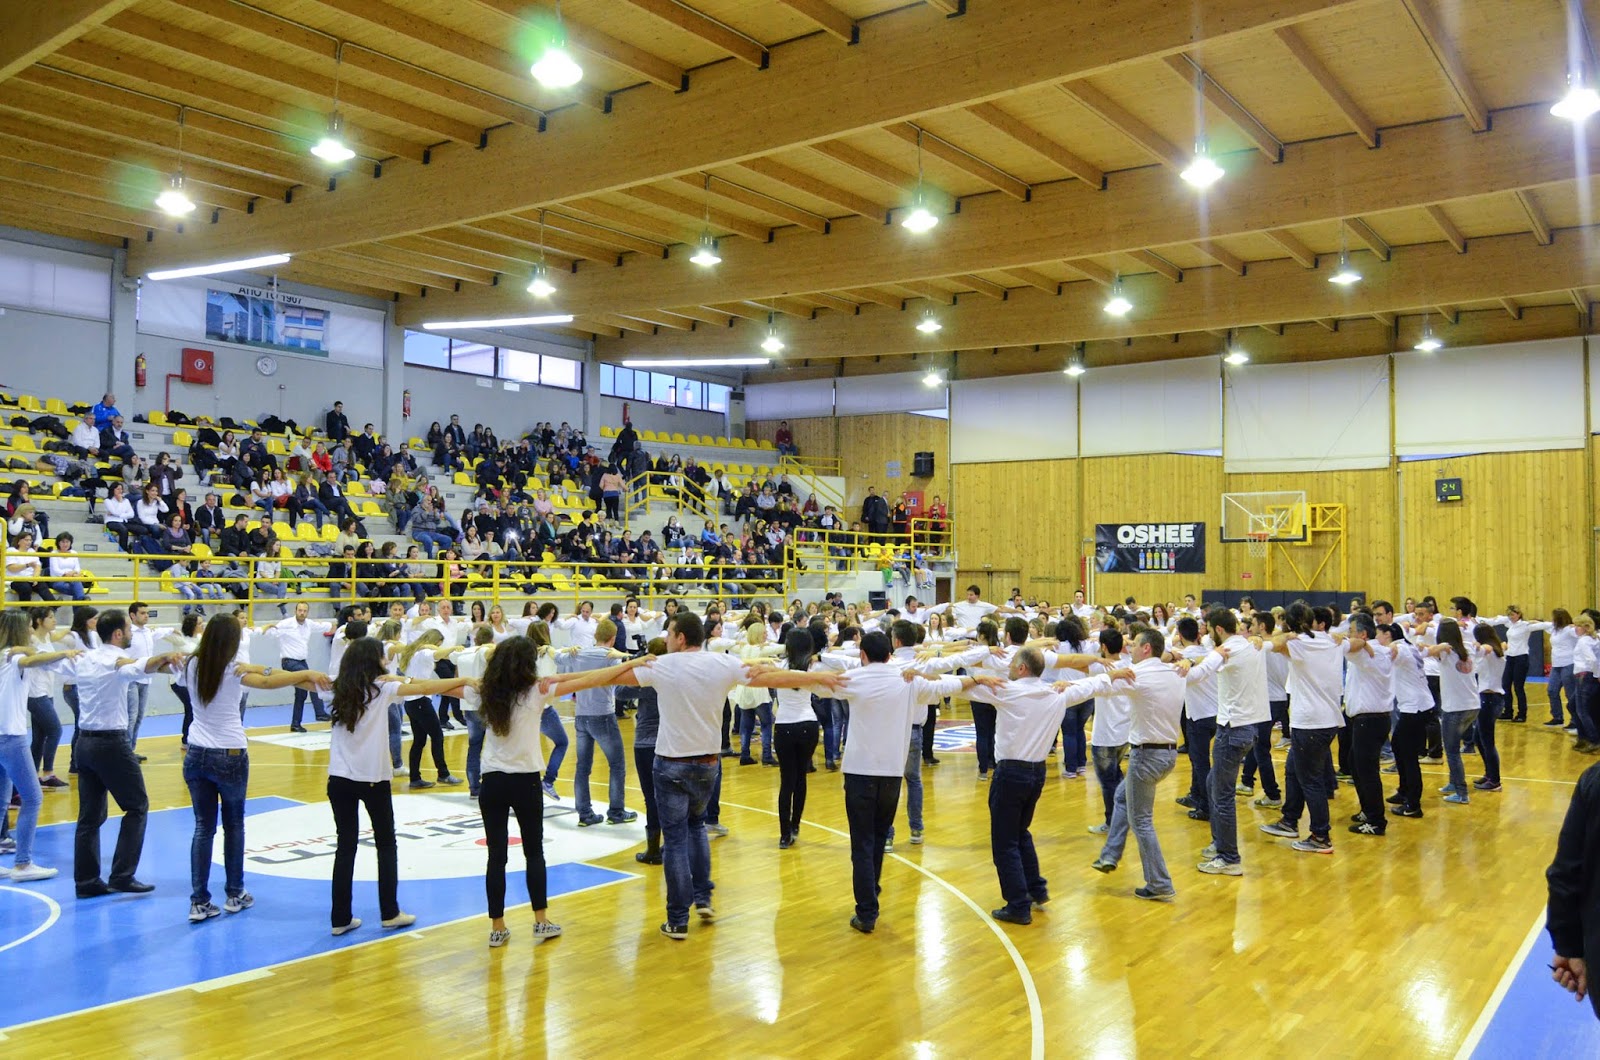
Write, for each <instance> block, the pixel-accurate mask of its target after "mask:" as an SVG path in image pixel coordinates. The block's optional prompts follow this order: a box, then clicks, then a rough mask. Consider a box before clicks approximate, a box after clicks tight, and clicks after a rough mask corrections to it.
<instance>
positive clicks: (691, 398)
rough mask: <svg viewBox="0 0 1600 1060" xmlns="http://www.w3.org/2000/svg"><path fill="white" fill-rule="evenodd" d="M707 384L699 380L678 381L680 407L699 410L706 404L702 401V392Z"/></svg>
mask: <svg viewBox="0 0 1600 1060" xmlns="http://www.w3.org/2000/svg"><path fill="white" fill-rule="evenodd" d="M704 386H705V384H704V383H702V382H700V381H699V380H698V379H680V380H678V407H679V408H681V409H697V408H700V407H701V406H702V405H703V404H704V402H703V401H702V400H701V390H702V389H703V388H704Z"/></svg>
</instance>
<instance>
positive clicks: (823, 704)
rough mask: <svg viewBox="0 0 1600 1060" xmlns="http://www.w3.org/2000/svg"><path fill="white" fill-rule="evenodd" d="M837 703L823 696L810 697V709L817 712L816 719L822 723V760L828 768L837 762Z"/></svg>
mask: <svg viewBox="0 0 1600 1060" xmlns="http://www.w3.org/2000/svg"><path fill="white" fill-rule="evenodd" d="M837 703H838V701H837V700H833V699H828V698H825V697H823V696H812V697H811V709H812V710H814V711H816V712H817V719H818V720H819V721H821V722H822V758H823V760H824V761H825V762H826V763H827V764H828V765H830V766H831V765H835V764H837V763H838V761H839V719H838V711H837V709H836V705H837Z"/></svg>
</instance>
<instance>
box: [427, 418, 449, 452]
mask: <svg viewBox="0 0 1600 1060" xmlns="http://www.w3.org/2000/svg"><path fill="white" fill-rule="evenodd" d="M422 440H423V441H424V442H426V443H427V445H428V448H429V449H437V448H438V447H439V446H441V445H443V444H444V428H443V427H441V426H439V421H438V420H434V421H433V423H431V424H429V425H428V433H427V434H425V435H423V436H422Z"/></svg>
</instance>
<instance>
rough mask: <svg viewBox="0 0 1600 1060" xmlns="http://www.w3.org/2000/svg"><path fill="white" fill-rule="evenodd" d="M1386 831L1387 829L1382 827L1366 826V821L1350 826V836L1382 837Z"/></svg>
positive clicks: (1379, 825)
mask: <svg viewBox="0 0 1600 1060" xmlns="http://www.w3.org/2000/svg"><path fill="white" fill-rule="evenodd" d="M1386 831H1387V829H1386V828H1385V827H1384V826H1383V825H1381V824H1368V823H1367V822H1366V821H1362V822H1361V823H1360V824H1353V825H1351V826H1350V832H1351V834H1352V835H1383V834H1384V833H1385V832H1386Z"/></svg>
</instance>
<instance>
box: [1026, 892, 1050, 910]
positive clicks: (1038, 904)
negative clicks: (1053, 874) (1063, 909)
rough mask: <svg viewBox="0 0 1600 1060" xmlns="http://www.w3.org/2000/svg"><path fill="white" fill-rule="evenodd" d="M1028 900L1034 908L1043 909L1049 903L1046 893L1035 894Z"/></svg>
mask: <svg viewBox="0 0 1600 1060" xmlns="http://www.w3.org/2000/svg"><path fill="white" fill-rule="evenodd" d="M1029 901H1030V902H1032V904H1033V907H1034V908H1035V909H1043V908H1044V907H1045V906H1047V905H1049V904H1050V896H1049V895H1048V894H1036V895H1033V896H1032V897H1031V898H1030V899H1029Z"/></svg>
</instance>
